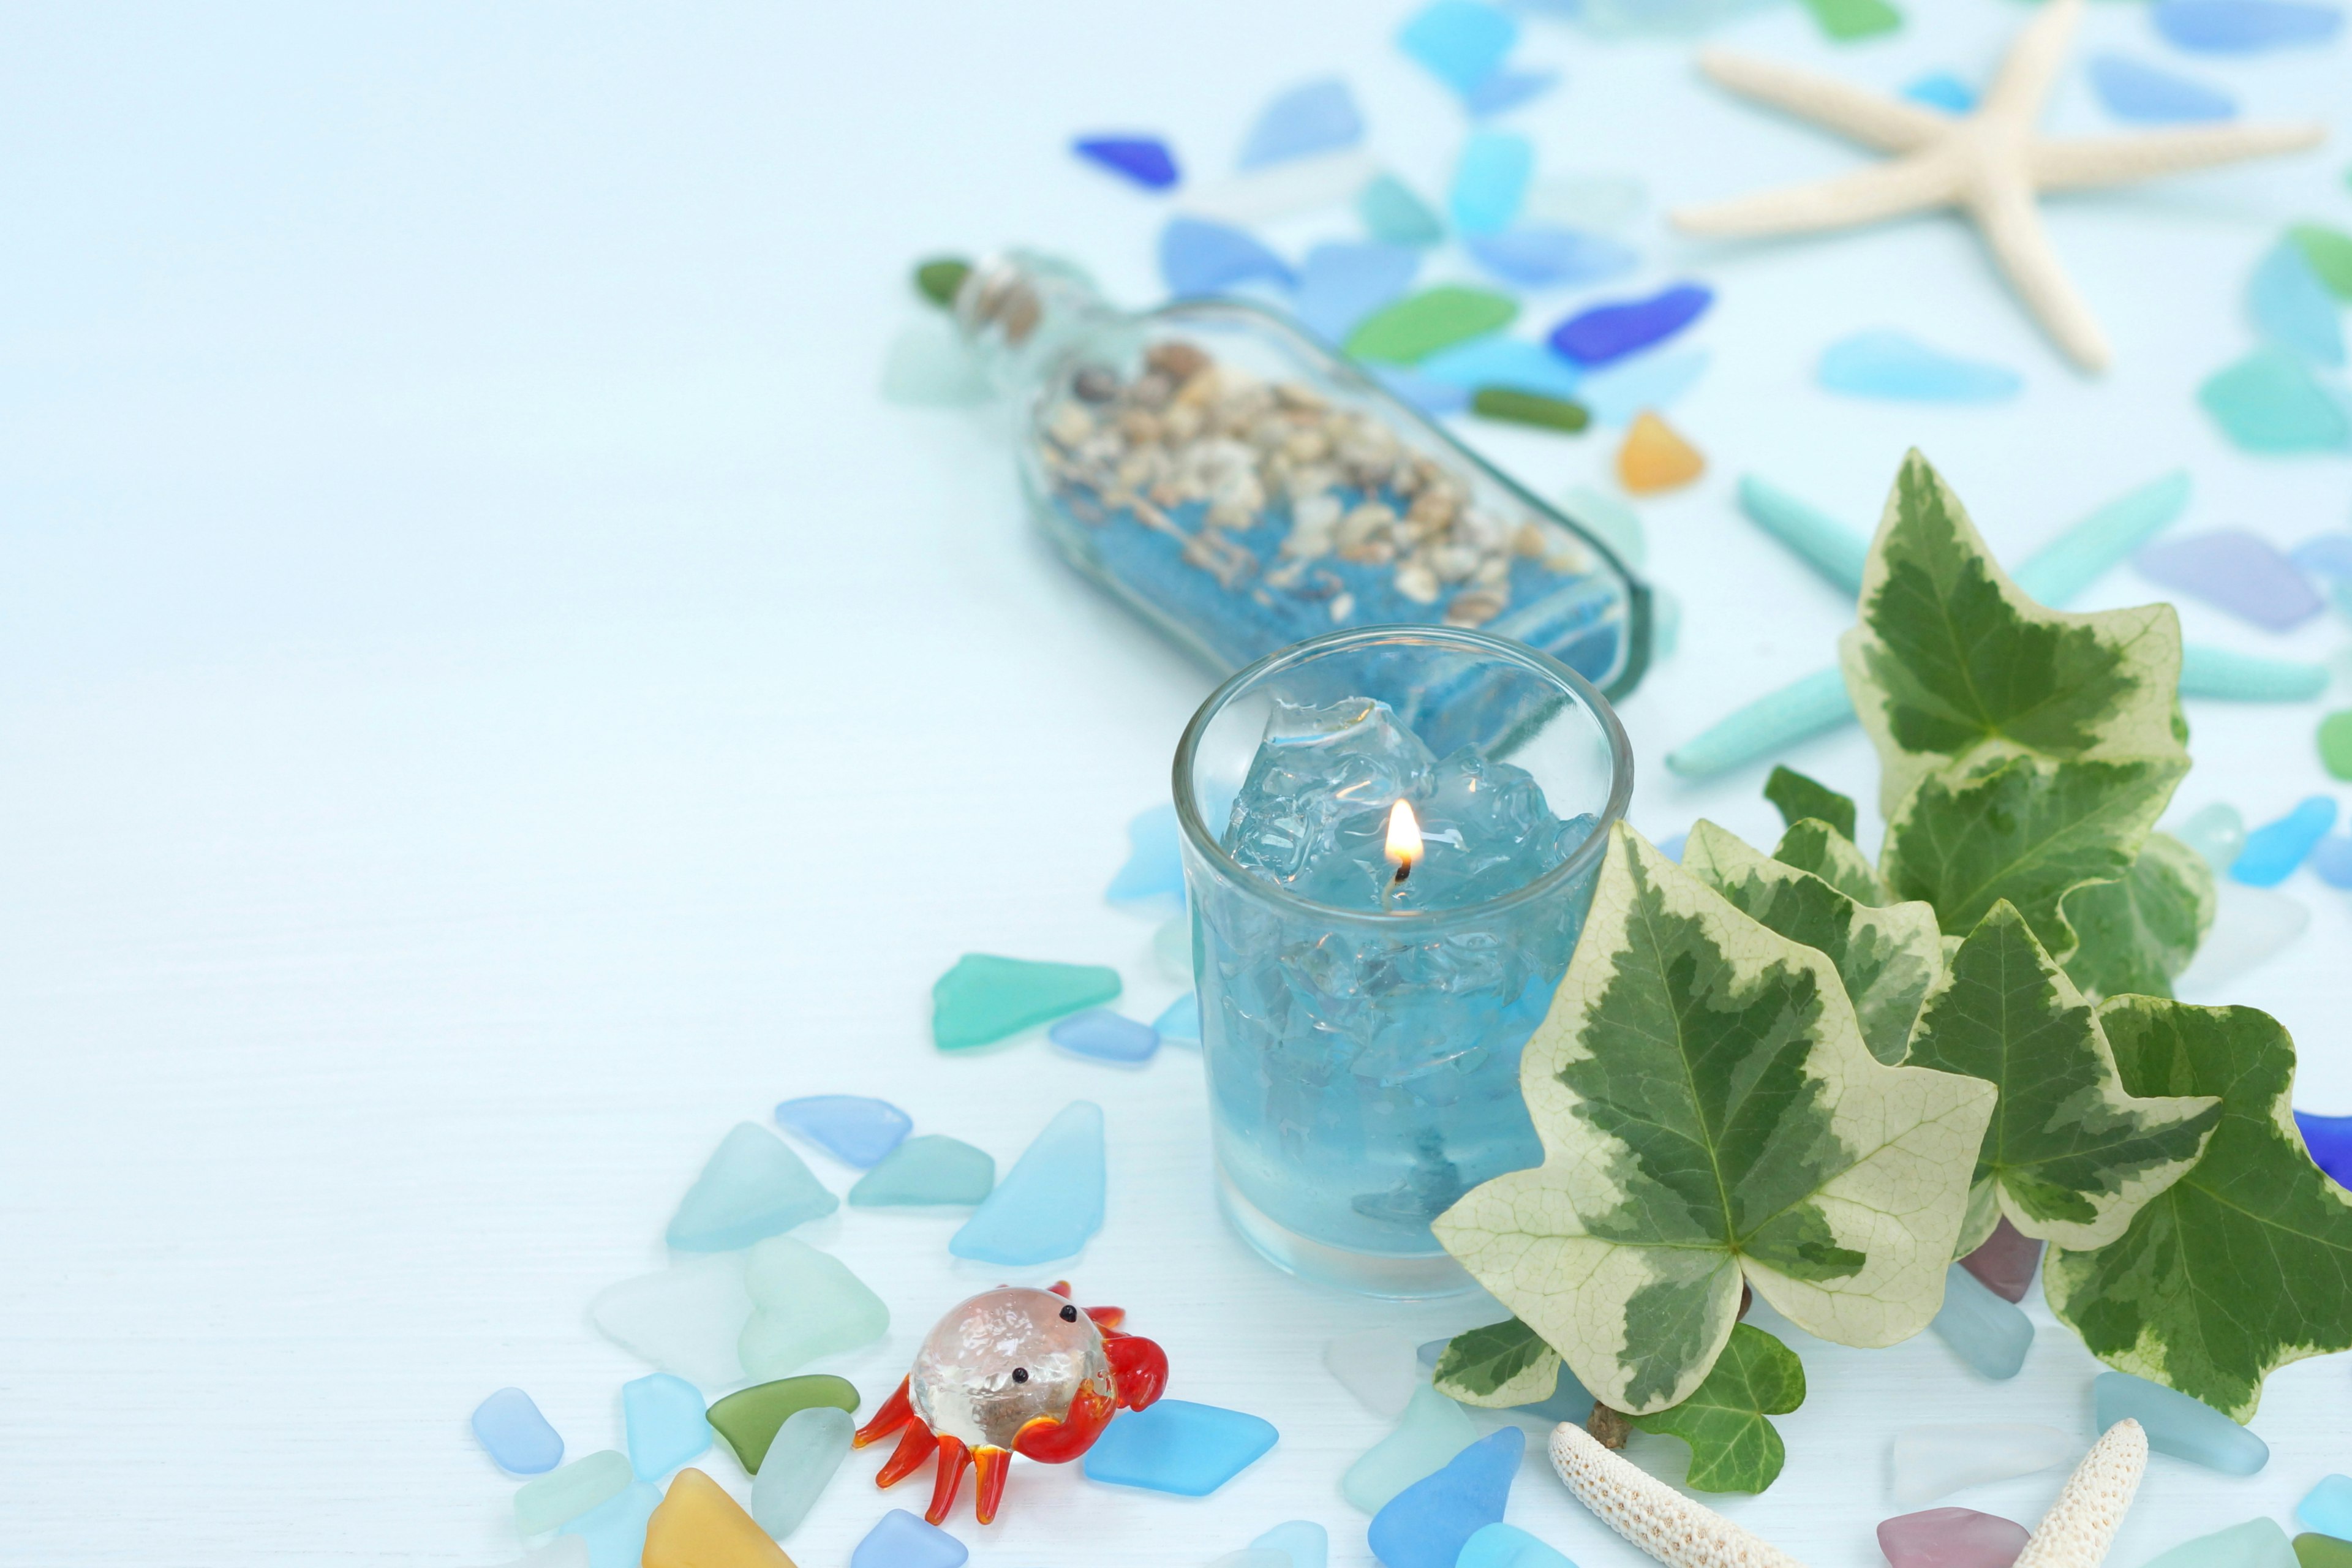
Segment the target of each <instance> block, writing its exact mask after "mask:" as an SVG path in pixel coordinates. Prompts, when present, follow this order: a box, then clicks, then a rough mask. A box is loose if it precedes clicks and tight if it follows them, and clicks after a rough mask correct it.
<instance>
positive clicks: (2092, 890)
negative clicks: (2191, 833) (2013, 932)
mask: <svg viewBox="0 0 2352 1568" xmlns="http://www.w3.org/2000/svg"><path fill="white" fill-rule="evenodd" d="M2213 904H2214V894H2213V868H2211V867H2210V866H2208V865H2207V864H2206V863H2205V857H2203V856H2202V855H2200V854H2199V853H2197V851H2196V850H2194V849H2191V848H2190V847H2189V846H2188V845H2186V844H2183V843H2182V842H2180V840H2179V839H2178V838H2175V837H2172V836H2171V835H2170V834H2167V833H2151V834H2149V835H2148V836H2147V847H2146V848H2144V849H2142V850H2141V851H2140V852H2139V858H2138V859H2137V861H2135V862H2133V865H2132V868H2131V874H2130V875H2129V876H2126V878H2124V879H2123V880H2121V881H2119V882H2095V883H2093V884H2092V885H2091V886H2089V887H2087V888H2077V889H2074V891H2073V892H2071V893H2069V894H2067V895H2066V900H2065V903H2064V906H2063V910H2064V913H2065V916H2066V919H2067V921H2068V922H2069V923H2070V924H2072V925H2073V926H2074V932H2075V935H2076V936H2078V937H2079V938H2080V939H2081V942H2082V945H2080V946H2079V947H2077V948H2076V949H2075V950H2074V957H2072V958H2070V959H2068V960H2067V961H2066V973H2067V976H2068V978H2070V979H2072V980H2073V981H2074V984H2077V985H2080V986H2081V987H2082V988H2083V989H2084V991H2086V992H2089V993H2090V994H2093V995H2095V996H2122V995H2126V994H2130V995H2139V996H2169V995H2171V994H2172V982H2173V978H2174V977H2175V976H2176V975H2178V974H2179V973H2180V972H2181V971H2182V970H2184V969H2186V968H2188V967H2189V960H2190V959H2192V958H2194V957H2196V956H2197V946H2198V944H2199V943H2200V942H2203V941H2204V940H2205V932H2206V931H2207V929H2208V928H2210V926H2211V925H2212V923H2213Z"/></svg>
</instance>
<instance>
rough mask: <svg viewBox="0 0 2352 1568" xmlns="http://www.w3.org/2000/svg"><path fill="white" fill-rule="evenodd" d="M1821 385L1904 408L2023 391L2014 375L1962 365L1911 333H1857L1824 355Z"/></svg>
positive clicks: (1994, 398) (1974, 363) (1993, 399)
mask: <svg viewBox="0 0 2352 1568" xmlns="http://www.w3.org/2000/svg"><path fill="white" fill-rule="evenodd" d="M1820 374H1821V381H1822V385H1823V386H1825V387H1827V388H1829V389H1830V390H1831V391H1832V392H1843V393H1844V394H1846V395H1849V396H1852V397H1883V398H1887V399H1890V400H1894V401H1897V402H1906V403H1999V402H2002V401H2004V400H2005V399H2008V398H2011V397H2014V396H2016V395H2018V393H2019V392H2020V391H2021V390H2022V389H2023V388H2024V385H2025V383H2024V380H2023V379H2022V378H2021V377H2020V376H2019V375H2018V374H2017V373H2016V372H2015V371H2012V370H2006V369H2003V368H2002V367H2001V366H2000V365H1997V364H1987V363H1983V362H1982V361H1979V360H1967V359H1961V358H1960V357H1959V356H1958V355H1957V354H1948V353H1944V351H1943V350H1941V349H1938V348H1933V347H1931V346H1929V345H1928V344H1927V343H1923V342H1920V341H1919V340H1918V339H1916V338H1915V337H1912V336H1911V335H1910V334H1909V333H1907V332H1898V331H1889V330H1885V329H1882V330H1878V331H1867V332H1857V333H1855V334H1854V335H1853V336H1852V337H1850V338H1843V339H1841V340H1840V341H1838V342H1834V343H1832V344H1831V345H1830V346H1829V347H1828V349H1826V350H1825V351H1823V353H1822V363H1821V370H1820Z"/></svg>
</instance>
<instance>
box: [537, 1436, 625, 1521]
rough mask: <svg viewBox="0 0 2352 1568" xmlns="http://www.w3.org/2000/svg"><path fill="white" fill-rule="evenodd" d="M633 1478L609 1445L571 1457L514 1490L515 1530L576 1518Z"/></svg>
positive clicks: (617, 1491)
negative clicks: (581, 1455) (586, 1453)
mask: <svg viewBox="0 0 2352 1568" xmlns="http://www.w3.org/2000/svg"><path fill="white" fill-rule="evenodd" d="M635 1479H636V1478H635V1476H634V1475H633V1474H631V1472H630V1469H629V1460H628V1457H627V1456H626V1455H625V1454H621V1453H618V1452H616V1451H614V1449H611V1448H607V1449H605V1450H604V1451H603V1452H602V1453H596V1454H590V1455H588V1456H587V1457H585V1458H578V1459H574V1460H572V1462H571V1463H570V1464H568V1465H565V1466H564V1467H562V1468H561V1469H555V1470H550V1471H549V1472H548V1473H547V1474H546V1475H543V1476H541V1477H540V1478H539V1479H537V1480H534V1481H530V1482H528V1483H526V1484H525V1485H524V1486H522V1487H521V1488H520V1489H518V1490H517V1491H516V1492H515V1498H514V1516H515V1531H516V1532H517V1533H518V1534H521V1535H537V1534H538V1533H539V1532H540V1531H543V1530H553V1529H554V1528H555V1527H556V1526H557V1525H559V1524H562V1522H563V1521H566V1520H570V1519H577V1518H578V1517H579V1516H580V1515H582V1514H583V1513H586V1512H587V1511H588V1510H590V1509H592V1508H594V1507H596V1506H598V1505H599V1504H601V1503H604V1502H606V1501H609V1500H612V1499H614V1498H616V1497H618V1496H620V1495H621V1493H623V1492H625V1491H626V1490H627V1489H629V1483H630V1482H631V1481H633V1480H635Z"/></svg>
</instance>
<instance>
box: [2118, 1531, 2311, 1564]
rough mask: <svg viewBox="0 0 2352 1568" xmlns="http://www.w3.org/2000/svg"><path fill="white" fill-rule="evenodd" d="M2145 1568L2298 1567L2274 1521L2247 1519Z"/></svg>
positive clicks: (2159, 1557) (2188, 1543)
mask: <svg viewBox="0 0 2352 1568" xmlns="http://www.w3.org/2000/svg"><path fill="white" fill-rule="evenodd" d="M2147 1568H2300V1565H2299V1564H2298V1563H2297V1561H2296V1555H2295V1552H2294V1547H2293V1546H2292V1545H2290V1544H2289V1543H2288V1542H2287V1538H2286V1531H2284V1530H2281V1529H2280V1528H2279V1527H2278V1521H2276V1520H2270V1519H2250V1520H2248V1521H2246V1522H2245V1523H2243V1524H2233V1525H2231V1527H2230V1528H2229V1529H2227V1530H2217V1531H2214V1532H2213V1533H2212V1534H2210V1535H2200V1536H2199V1537H2197V1539H2196V1540H2194V1541H2184V1542H2181V1543H2180V1544H2179V1545H2178V1546H2176V1547H2174V1548H2173V1549H2172V1550H2171V1551H2169V1552H2159V1553H2158V1555H2157V1556H2155V1557H2153V1558H2150V1559H2149V1560H2148V1563H2147Z"/></svg>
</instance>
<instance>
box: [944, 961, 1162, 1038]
mask: <svg viewBox="0 0 2352 1568" xmlns="http://www.w3.org/2000/svg"><path fill="white" fill-rule="evenodd" d="M1118 989H1119V982H1118V970H1116V969H1109V968H1106V967H1104V966H1103V965H1101V964H1093V963H1040V962H1037V961H1034V960H1031V959H1024V958H999V957H997V956H995V955H993V954H992V953H985V952H967V953H965V954H964V955H963V956H962V957H961V958H960V959H958V960H956V965H955V967H954V968H953V969H950V970H949V971H948V972H947V973H945V974H942V975H940V978H939V979H938V981H937V982H936V983H934V984H932V986H931V1037H932V1039H933V1040H934V1041H936V1042H937V1043H938V1045H939V1047H940V1049H941V1050H943V1051H961V1050H968V1049H970V1048H971V1047H974V1046H986V1045H993V1044H994V1043H995V1042H997V1041H998V1040H1002V1039H1004V1038H1006V1037H1010V1036H1013V1035H1017V1034H1019V1033H1020V1032H1021V1031H1022V1030H1024V1029H1031V1028H1034V1027H1036V1026H1038V1025H1040V1024H1047V1023H1051V1022H1052V1021H1053V1020H1055V1018H1059V1017H1062V1016H1066V1015H1067V1014H1071V1013H1075V1012H1077V1011H1078V1010H1079V1009H1080V1008H1082V1007H1092V1006H1094V1005H1097V1004H1098V1003H1103V1002H1109V1001H1112V1000H1114V999H1116V998H1117V997H1118Z"/></svg>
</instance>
